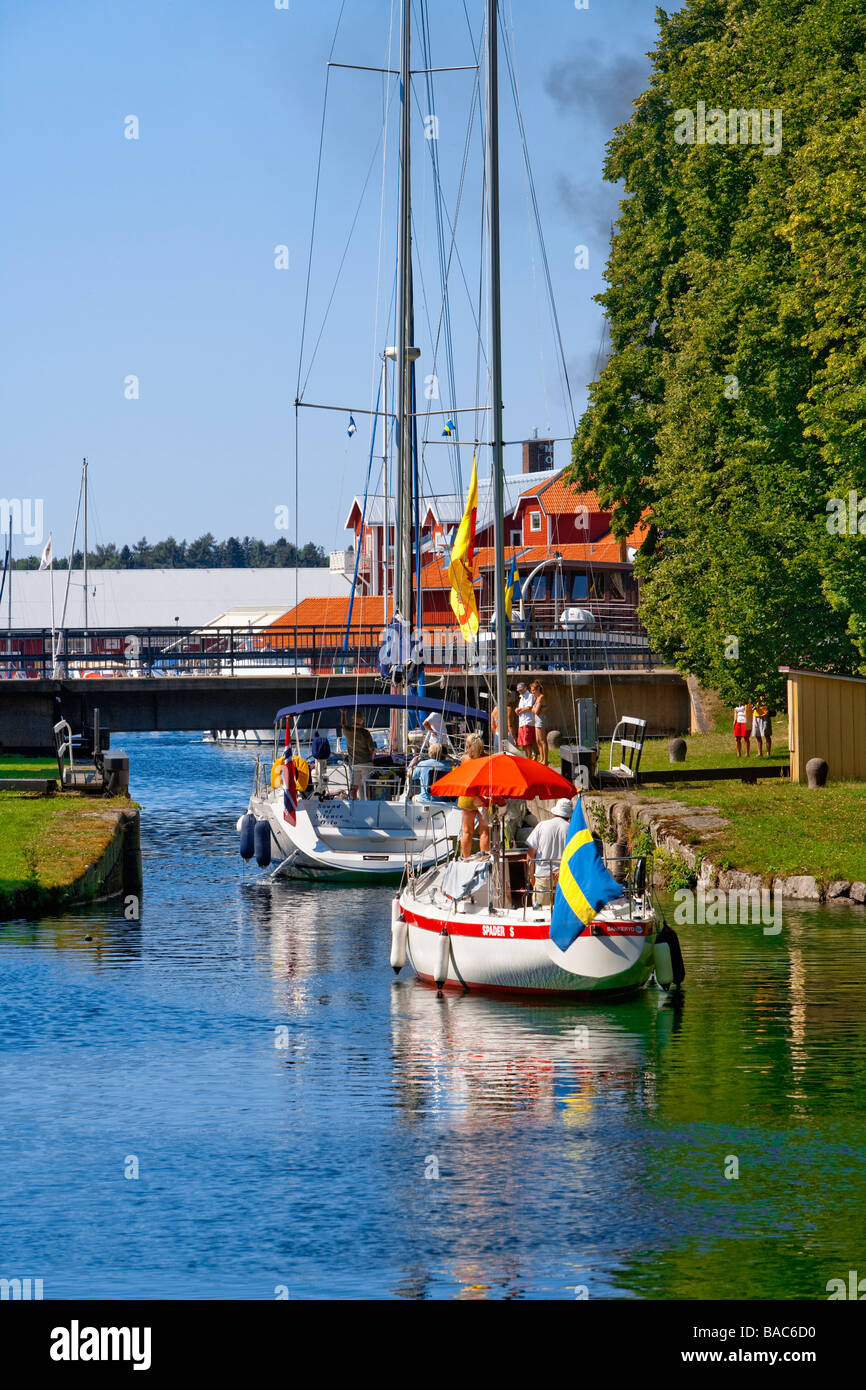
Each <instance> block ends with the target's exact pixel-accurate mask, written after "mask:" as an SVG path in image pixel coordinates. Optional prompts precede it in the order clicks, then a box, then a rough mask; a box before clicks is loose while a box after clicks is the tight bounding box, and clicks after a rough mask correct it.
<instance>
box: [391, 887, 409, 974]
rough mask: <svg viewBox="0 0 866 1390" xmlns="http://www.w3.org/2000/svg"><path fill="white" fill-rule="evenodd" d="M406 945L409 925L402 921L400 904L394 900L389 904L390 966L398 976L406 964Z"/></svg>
mask: <svg viewBox="0 0 866 1390" xmlns="http://www.w3.org/2000/svg"><path fill="white" fill-rule="evenodd" d="M408 944H409V924H408V922H404V921H403V917H402V915H401V912H400V904H399V902H398V901H397V899H396V898H395V899H394V901H393V902H392V904H391V964H392V966H393V967H394V971H395V973H396V974H398V975H399V973H400V971H401V970H402V969H403V966H404V965H405V964H406V948H407V946H408Z"/></svg>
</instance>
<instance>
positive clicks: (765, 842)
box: [636, 779, 866, 884]
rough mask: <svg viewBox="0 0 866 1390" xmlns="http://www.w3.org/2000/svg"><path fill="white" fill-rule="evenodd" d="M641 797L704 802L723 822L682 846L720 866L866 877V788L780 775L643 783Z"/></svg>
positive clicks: (827, 877) (825, 877)
mask: <svg viewBox="0 0 866 1390" xmlns="http://www.w3.org/2000/svg"><path fill="white" fill-rule="evenodd" d="M636 799H638V800H639V801H641V802H643V803H644V804H650V803H651V802H652V801H659V802H662V801H670V800H676V801H678V802H682V803H683V804H684V805H685V806H687V807H691V808H697V807H699V806H700V807H710V808H711V809H712V810H714V811H716V812H717V813H718V814H719V815H720V816H722V817H724V818H725V820H726V821H727V822H728V824H727V825H726V827H725V828H724V829H718V830H714V831H711V832H709V833H707V832H705V833H704V834H702V835H700V836H698V835H697V834H694V833H692V834H688V833H687V834H684V835H683V836H682V838H683V840H684V842H685V843H686V844H692V845H694V846H695V847H698V846H699V847H700V852H701V853H702V854H703V855H704V856H705V857H707V858H709V859H711V860H712V861H713V863H714V864H717V865H718V866H719V868H721V869H740V870H743V871H744V872H746V873H753V874H762V875H765V876H770V875H772V876H779V877H789V876H793V875H797V874H810V875H811V876H812V877H813V878H816V879H818V880H819V882H821V883H824V884H828V883H832V882H834V881H835V880H837V879H847V880H849V881H854V880H861V881H866V786H864V784H863V783H862V782H833V783H829V784H828V785H827V786H826V787H821V788H818V789H816V790H814V791H811V790H810V789H809V788H808V787H805V786H802V785H799V784H791V783H790V782H788V781H787V780H785V781H781V780H780V781H778V782H777V781H765V782H757V783H756V784H755V785H754V786H746V785H744V784H743V783H742V782H705V783H703V784H702V783H701V782H700V781H699V780H697V779H696V780H695V782H692V783H689V784H688V785H687V786H676V787H658V788H653V787H641V789H640V792H639V793H638V795H637V798H636Z"/></svg>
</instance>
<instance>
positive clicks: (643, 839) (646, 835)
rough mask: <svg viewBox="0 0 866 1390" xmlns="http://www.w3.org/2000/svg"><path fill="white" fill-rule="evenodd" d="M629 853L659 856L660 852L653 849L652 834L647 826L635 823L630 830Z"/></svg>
mask: <svg viewBox="0 0 866 1390" xmlns="http://www.w3.org/2000/svg"><path fill="white" fill-rule="evenodd" d="M631 852H632V854H637V855H641V854H660V853H661V851H660V850H657V849H656V847H655V842H654V840H653V837H652V832H651V830H650V828H649V826H648V825H640V824H639V823H637V822H635V823H633V825H632V830H631Z"/></svg>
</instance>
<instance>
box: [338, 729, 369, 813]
mask: <svg viewBox="0 0 866 1390" xmlns="http://www.w3.org/2000/svg"><path fill="white" fill-rule="evenodd" d="M342 720H343V737H344V738H345V740H346V753H347V755H348V758H349V767H350V769H351V773H352V800H353V801H357V800H358V792H359V791H360V789H361V788H362V787H363V785H364V782H365V780H366V779H367V778H368V777H369V775H370V773H371V772H372V771H373V758H374V756H375V753H376V745H375V743H374V742H373V735H372V734H371V733H370V730H369V729H366V728H365V727H364V715H363V712H362V711H361V710H356V712H355V717H354V719H353V721H352V723H351V724H348V723H347V722H346V712H345V710H344V711H343V715H342Z"/></svg>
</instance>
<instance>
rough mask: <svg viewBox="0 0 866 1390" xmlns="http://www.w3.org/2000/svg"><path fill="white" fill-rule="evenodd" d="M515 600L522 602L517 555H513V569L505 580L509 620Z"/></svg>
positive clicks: (506, 608) (506, 606)
mask: <svg viewBox="0 0 866 1390" xmlns="http://www.w3.org/2000/svg"><path fill="white" fill-rule="evenodd" d="M515 602H517V603H519V602H520V575H519V574H518V573H517V556H516V555H512V557H511V569H510V570H509V571H508V578H507V579H506V581H505V616H506V618H507V619H508V621H509V622H511V612H512V609H513V608H514V604H515Z"/></svg>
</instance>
